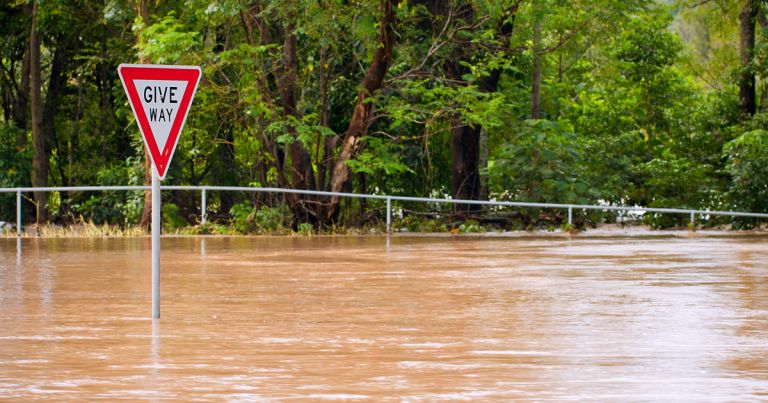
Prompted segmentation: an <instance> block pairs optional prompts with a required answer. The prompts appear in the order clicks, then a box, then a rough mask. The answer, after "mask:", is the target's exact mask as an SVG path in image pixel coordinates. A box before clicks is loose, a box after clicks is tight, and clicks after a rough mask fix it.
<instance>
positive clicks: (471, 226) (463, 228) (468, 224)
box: [459, 220, 485, 233]
mask: <svg viewBox="0 0 768 403" xmlns="http://www.w3.org/2000/svg"><path fill="white" fill-rule="evenodd" d="M459 232H463V233H476V232H485V228H483V227H482V226H481V225H480V223H479V222H477V221H475V220H467V221H464V222H463V223H462V224H461V225H460V226H459Z"/></svg>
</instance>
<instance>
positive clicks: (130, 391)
mask: <svg viewBox="0 0 768 403" xmlns="http://www.w3.org/2000/svg"><path fill="white" fill-rule="evenodd" d="M766 241H768V238H766V237H755V236H749V237H746V236H734V237H700V238H672V237H668V238H588V237H578V238H573V239H566V238H550V239H535V238H534V239H501V238H498V239H479V238H477V239H468V238H402V237H394V238H391V239H390V238H365V237H362V238H323V237H314V238H208V239H200V238H197V239H196V238H167V239H164V240H163V255H162V259H163V263H162V265H163V266H162V267H163V268H162V282H163V295H162V299H163V317H162V319H160V320H158V321H153V320H151V319H150V313H151V312H150V311H151V303H150V250H149V247H150V243H149V240H148V239H143V238H142V239H50V240H37V239H25V240H23V241H21V244H18V245H14V242H15V240H12V239H0V303H1V305H0V306H2V308H1V309H0V323H2V326H0V400H21V401H27V400H30V399H41V398H42V399H49V400H56V401H59V400H83V399H104V400H112V399H117V398H123V399H125V398H127V399H136V398H151V399H155V398H156V399H172V400H191V399H197V400H210V401H220V400H259V399H290V398H304V399H309V400H322V399H350V400H354V399H373V400H380V399H383V398H393V399H396V400H409V401H410V400H442V399H476V400H518V399H526V398H531V399H537V400H547V399H565V398H573V399H594V400H608V401H612V400H670V399H675V400H686V401H700V400H756V399H766V398H768V359H766V358H765V357H768V343H766V339H768V265H766V263H765V262H766V261H767V260H768V259H767V258H768V243H766Z"/></svg>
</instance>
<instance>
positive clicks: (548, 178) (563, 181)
mask: <svg viewBox="0 0 768 403" xmlns="http://www.w3.org/2000/svg"><path fill="white" fill-rule="evenodd" d="M581 153H582V149H581V147H580V144H579V142H578V139H577V137H576V135H575V134H574V133H573V132H572V131H571V129H570V127H569V125H568V124H567V122H552V121H547V120H529V121H526V122H525V124H524V125H523V126H522V127H520V128H519V131H518V132H517V133H515V134H514V137H513V138H512V139H510V141H509V142H508V143H506V144H505V145H503V146H502V147H501V150H500V153H499V155H498V157H497V158H496V159H495V160H494V161H492V162H491V163H490V164H489V176H490V180H491V182H492V184H493V186H494V188H497V189H504V190H506V191H507V192H508V193H506V194H503V196H504V197H506V198H509V199H512V200H524V201H531V202H546V203H575V204H588V203H589V202H590V201H591V200H592V199H593V197H594V195H595V194H594V192H592V191H591V189H590V186H589V185H588V184H587V183H585V182H584V180H582V179H581V172H580V171H581V169H582V168H581V167H580V166H579V162H580V161H581Z"/></svg>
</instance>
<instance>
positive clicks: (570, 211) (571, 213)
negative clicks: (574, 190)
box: [568, 206, 573, 225]
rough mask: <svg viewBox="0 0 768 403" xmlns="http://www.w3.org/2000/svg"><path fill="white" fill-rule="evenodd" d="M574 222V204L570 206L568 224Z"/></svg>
mask: <svg viewBox="0 0 768 403" xmlns="http://www.w3.org/2000/svg"><path fill="white" fill-rule="evenodd" d="M572 224H573V206H568V225H572Z"/></svg>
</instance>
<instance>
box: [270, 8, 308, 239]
mask: <svg viewBox="0 0 768 403" xmlns="http://www.w3.org/2000/svg"><path fill="white" fill-rule="evenodd" d="M289 6H293V5H289ZM295 18H296V16H295V15H294V13H293V12H292V11H291V12H289V13H288V19H289V21H288V23H287V24H286V25H285V38H284V40H283V66H282V71H281V73H282V74H281V75H280V77H279V79H278V87H279V88H280V98H281V101H282V106H283V114H284V116H285V118H286V119H287V120H289V123H288V125H287V127H286V130H287V131H288V133H289V134H290V135H291V137H292V142H291V145H290V147H289V151H290V164H291V166H290V171H291V176H290V178H291V187H292V188H294V189H308V190H314V189H315V175H314V172H313V171H312V160H311V157H310V156H309V151H307V148H306V146H305V145H304V143H302V142H301V140H299V138H298V135H297V132H296V127H295V126H294V124H293V123H290V120H291V119H294V120H298V119H299V116H298V111H297V109H296V102H297V101H296V94H297V92H298V86H297V80H298V63H299V61H298V57H297V55H296V52H297V50H296V32H295V30H296V26H295V24H294V19H295ZM307 198H308V197H307V196H305V195H294V194H291V195H289V200H290V202H291V209H292V210H293V216H294V219H295V221H296V223H297V224H298V223H300V222H309V221H314V220H313V219H312V217H313V216H314V215H315V214H312V213H311V212H310V211H309V209H308V208H307V206H306V205H305V204H304V202H303V201H304V200H305V199H307Z"/></svg>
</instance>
